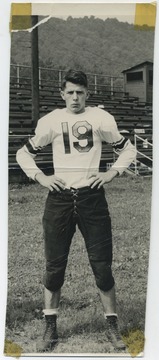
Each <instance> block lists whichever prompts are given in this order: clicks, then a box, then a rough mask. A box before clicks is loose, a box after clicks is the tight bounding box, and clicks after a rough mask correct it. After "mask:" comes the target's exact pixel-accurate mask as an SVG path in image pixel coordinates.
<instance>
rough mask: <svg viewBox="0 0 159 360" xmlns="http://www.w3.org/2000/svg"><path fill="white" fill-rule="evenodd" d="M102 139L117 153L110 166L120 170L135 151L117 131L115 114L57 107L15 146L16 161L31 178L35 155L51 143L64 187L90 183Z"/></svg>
mask: <svg viewBox="0 0 159 360" xmlns="http://www.w3.org/2000/svg"><path fill="white" fill-rule="evenodd" d="M103 141H105V142H107V143H109V144H111V145H112V146H113V148H114V150H115V151H116V152H117V153H118V154H119V157H118V159H117V161H116V162H115V163H114V165H113V168H114V169H116V170H117V171H118V172H119V174H121V173H122V172H123V171H124V170H125V169H126V168H127V167H128V166H129V165H130V164H131V162H132V161H133V160H134V158H135V153H136V152H135V148H134V146H133V145H132V144H131V142H130V141H129V140H126V139H125V138H124V137H123V136H122V135H121V134H120V133H119V131H118V129H117V125H116V122H115V120H114V117H113V116H112V115H110V114H109V113H108V112H106V111H104V110H101V109H99V108H97V107H86V108H85V111H84V112H83V113H80V114H74V113H70V112H68V111H67V109H66V108H64V109H57V110H54V111H52V112H51V113H49V114H47V115H46V116H44V117H42V118H41V119H40V120H39V121H38V124H37V127H36V130H35V135H34V136H33V137H32V138H30V139H29V141H28V143H27V144H26V145H25V146H24V147H23V148H21V149H20V150H18V152H17V162H18V163H19V165H20V166H21V168H22V169H23V171H24V172H25V173H26V175H27V176H28V177H31V178H32V179H34V178H35V175H36V174H37V173H38V172H39V171H40V170H39V168H38V167H37V166H36V163H35V161H34V158H35V156H36V154H37V152H39V151H40V150H41V149H42V148H43V147H45V146H46V145H48V144H50V143H51V144H52V151H53V165H54V170H55V175H57V176H58V177H59V178H61V179H63V180H64V181H65V184H66V187H67V188H70V187H74V188H79V187H83V186H87V185H89V180H88V179H89V177H90V176H91V175H94V174H96V173H97V172H98V171H99V163H100V158H101V150H102V142H103Z"/></svg>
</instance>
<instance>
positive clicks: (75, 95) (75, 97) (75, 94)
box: [73, 91, 78, 100]
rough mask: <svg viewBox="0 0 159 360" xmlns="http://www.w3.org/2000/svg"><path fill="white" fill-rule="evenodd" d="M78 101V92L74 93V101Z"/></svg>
mask: <svg viewBox="0 0 159 360" xmlns="http://www.w3.org/2000/svg"><path fill="white" fill-rule="evenodd" d="M77 99H78V95H77V93H76V91H74V93H73V100H77Z"/></svg>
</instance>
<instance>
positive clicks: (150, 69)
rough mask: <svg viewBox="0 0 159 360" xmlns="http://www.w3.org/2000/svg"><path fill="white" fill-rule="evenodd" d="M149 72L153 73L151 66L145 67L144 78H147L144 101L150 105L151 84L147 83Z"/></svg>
mask: <svg viewBox="0 0 159 360" xmlns="http://www.w3.org/2000/svg"><path fill="white" fill-rule="evenodd" d="M149 71H152V73H153V66H152V65H147V68H146V78H147V86H146V92H147V94H146V101H147V102H150V103H152V95H153V84H152V83H150V82H149Z"/></svg>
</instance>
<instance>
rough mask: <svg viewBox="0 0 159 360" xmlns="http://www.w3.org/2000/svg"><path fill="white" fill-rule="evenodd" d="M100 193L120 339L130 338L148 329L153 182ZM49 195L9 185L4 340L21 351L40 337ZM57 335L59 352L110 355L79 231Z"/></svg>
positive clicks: (118, 182)
mask: <svg viewBox="0 0 159 360" xmlns="http://www.w3.org/2000/svg"><path fill="white" fill-rule="evenodd" d="M105 190H106V197H107V200H108V204H109V210H110V213H111V218H112V228H113V247H114V261H113V273H114V276H115V280H116V295H117V310H118V315H119V321H120V328H121V332H122V334H123V335H124V334H125V335H126V336H127V337H128V334H133V336H134V334H137V332H139V333H140V334H141V333H142V332H144V324H145V303H146V288H147V271H148V255H149V227H150V210H151V179H150V178H131V177H122V178H116V179H114V181H113V182H112V183H110V184H109V185H107V186H106V187H105ZM46 196H47V189H44V188H42V187H40V185H38V184H35V185H34V184H31V185H11V186H10V192H9V225H8V226H9V244H8V301H7V318H6V339H7V340H8V343H9V341H10V342H11V343H14V344H17V345H18V346H20V347H21V348H22V351H23V352H24V353H34V352H36V342H37V341H40V339H41V336H42V334H43V326H44V319H43V316H42V308H43V285H42V282H43V273H44V268H45V263H44V251H43V237H42V226H41V218H42V215H43V209H44V204H45V199H46ZM58 332H59V344H58V345H57V347H56V353H58V354H59V353H62V354H73V353H76V354H77V353H79V354H83V353H85V354H87V353H93V354H101V353H102V354H104V353H110V352H114V349H113V348H112V346H111V345H110V344H109V343H108V341H107V338H106V334H105V320H104V318H103V310H102V305H101V303H100V299H99V295H98V291H97V288H96V286H95V281H94V278H93V275H92V272H91V269H90V266H89V263H88V258H87V254H86V251H85V246H84V242H83V239H82V236H81V234H80V232H79V231H78V229H77V232H76V235H75V237H74V238H73V241H72V247H71V252H70V256H69V262H68V266H67V271H66V279H65V283H64V286H63V289H62V297H61V303H60V316H59V320H58ZM137 338H139V336H138V335H137ZM133 341H136V340H133Z"/></svg>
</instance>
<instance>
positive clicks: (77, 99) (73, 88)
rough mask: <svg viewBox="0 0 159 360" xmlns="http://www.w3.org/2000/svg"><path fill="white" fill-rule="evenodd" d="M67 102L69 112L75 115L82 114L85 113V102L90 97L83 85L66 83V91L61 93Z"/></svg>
mask: <svg viewBox="0 0 159 360" xmlns="http://www.w3.org/2000/svg"><path fill="white" fill-rule="evenodd" d="M61 96H62V98H63V100H65V103H66V107H67V110H68V111H69V112H71V113H73V114H80V113H82V112H84V111H85V102H86V99H87V97H88V94H87V89H86V88H85V87H84V86H83V85H78V84H73V83H71V82H69V81H67V82H66V86H65V89H64V90H63V91H61Z"/></svg>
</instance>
